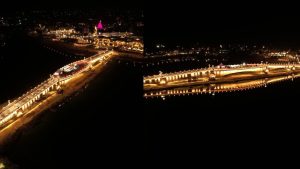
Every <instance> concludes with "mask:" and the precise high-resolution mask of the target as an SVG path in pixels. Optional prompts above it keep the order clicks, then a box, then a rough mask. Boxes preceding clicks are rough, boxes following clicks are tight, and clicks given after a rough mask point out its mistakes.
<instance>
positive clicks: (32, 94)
mask: <svg viewBox="0 0 300 169" xmlns="http://www.w3.org/2000/svg"><path fill="white" fill-rule="evenodd" d="M112 54H113V51H105V52H103V53H98V54H96V55H94V56H91V57H89V58H86V59H83V60H79V61H76V62H73V63H70V64H68V65H66V66H69V65H74V64H76V63H79V62H87V63H88V65H87V66H86V67H85V68H83V69H81V70H80V71H78V72H76V73H75V74H72V75H68V76H66V77H59V76H51V77H50V78H49V79H47V80H45V81H44V82H42V83H41V84H39V85H38V86H36V87H35V88H33V89H31V90H30V91H28V92H27V93H25V94H23V95H22V96H21V97H19V98H17V99H16V100H14V101H13V102H11V103H8V105H7V106H5V107H3V108H2V109H1V110H0V127H1V126H2V125H4V124H5V123H6V122H8V121H9V120H11V119H13V118H14V117H18V116H20V115H22V114H24V113H25V112H24V111H26V109H27V108H29V107H30V106H31V105H32V104H33V103H35V102H36V101H37V100H38V99H40V98H41V97H42V96H43V95H46V94H47V93H48V92H49V91H51V90H55V89H58V88H60V85H61V84H64V83H66V82H67V81H68V80H69V79H71V78H72V77H74V76H75V75H78V74H80V73H82V72H84V71H86V70H88V69H89V68H90V67H91V66H92V65H93V64H94V63H95V62H97V61H99V62H101V61H104V60H107V59H109V57H110V56H111V55H112ZM66 66H64V67H66Z"/></svg>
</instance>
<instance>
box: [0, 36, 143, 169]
mask: <svg viewBox="0 0 300 169" xmlns="http://www.w3.org/2000/svg"><path fill="white" fill-rule="evenodd" d="M24 41H27V42H28V39H24ZM16 43H17V44H19V43H18V42H16ZM19 45H20V44H19ZM22 45H24V46H22V47H20V48H22V49H24V50H25V51H26V54H24V55H22V56H21V55H18V56H17V55H12V56H17V57H18V58H20V59H21V61H22V62H21V61H18V60H17V59H15V58H14V59H12V58H11V56H9V57H7V59H6V60H5V61H6V62H5V63H6V64H10V65H13V63H17V65H18V66H19V65H21V63H26V64H25V65H26V66H24V65H21V66H20V67H18V66H17V68H16V70H17V71H16V70H14V71H12V72H10V71H6V75H5V79H6V80H5V81H4V82H2V84H1V85H3V86H4V87H5V88H6V89H3V87H2V86H1V100H4V101H5V100H6V99H7V98H8V97H12V96H14V95H16V96H17V94H19V93H21V92H23V91H24V90H26V88H28V87H29V86H32V85H34V84H35V83H36V82H38V81H39V80H43V78H42V77H43V76H44V75H45V76H47V74H49V73H50V72H53V71H55V70H56V69H57V68H58V67H60V66H61V65H64V64H65V63H68V62H69V61H70V60H72V58H63V56H60V55H56V54H54V53H51V52H49V51H47V50H45V49H43V48H41V47H39V45H38V43H37V44H35V43H34V41H33V43H25V44H22ZM16 46H18V45H16ZM12 52H13V51H12ZM13 53H14V52H13ZM19 53H21V52H16V54H19ZM5 54H7V53H5ZM25 58H26V59H25ZM37 58H39V60H38V61H37V60H36V59H37ZM28 60H29V61H28ZM32 60H34V63H35V64H32V63H33V62H32V63H31V62H30V61H32ZM36 63H40V64H42V65H40V66H37V67H36V68H32V66H34V65H36ZM43 63H44V64H43ZM48 68H49V69H48ZM2 69H3V68H2ZM23 69H24V72H22V70H23ZM25 71H26V72H25ZM19 72H20V73H21V74H22V75H23V76H21V77H22V79H16V78H9V77H11V76H12V75H18V73H19ZM28 74H29V76H28V77H27V76H25V75H28ZM9 75H10V76H9ZM39 78H40V79H39ZM3 79H4V78H3ZM141 82H142V79H141V75H140V71H139V69H138V68H137V67H134V66H133V64H130V63H128V62H124V61H121V62H119V61H117V60H114V61H111V62H109V63H108V64H107V66H106V68H105V69H104V71H103V72H102V73H101V74H100V75H99V76H97V77H96V79H94V80H93V81H92V82H91V83H90V84H89V85H88V86H87V88H85V89H82V90H80V91H78V92H77V93H76V94H75V95H73V96H72V97H70V98H69V99H67V100H65V101H64V102H63V103H61V106H59V105H57V106H56V107H53V108H52V109H50V110H48V111H45V112H44V113H43V114H42V115H41V116H40V117H38V119H36V120H34V122H32V123H31V124H30V125H28V126H26V127H25V128H24V129H22V130H21V132H19V133H18V134H17V137H16V138H15V139H14V141H12V142H11V143H10V144H8V145H7V146H6V147H4V148H3V150H1V152H2V156H5V157H7V158H8V159H9V160H10V161H12V162H13V163H15V164H17V165H19V166H20V168H22V169H23V168H24V169H35V168H36V169H41V168H43V169H47V168H49V169H53V168H92V166H98V167H102V166H106V165H107V164H111V165H114V164H118V163H114V162H115V161H118V162H120V163H121V162H122V163H124V162H125V163H134V162H135V161H136V160H138V159H140V158H141V157H142V150H143V144H142V143H143V130H142V128H141V127H140V126H142V125H143V122H142V120H141V119H143V116H142V114H141V113H138V111H137V110H140V108H139V106H140V105H141V101H142V100H141V98H142V97H141V96H142V84H141ZM11 91H12V92H11ZM2 93H3V95H2ZM137 119H140V120H137Z"/></svg>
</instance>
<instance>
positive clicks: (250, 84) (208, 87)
mask: <svg viewBox="0 0 300 169" xmlns="http://www.w3.org/2000/svg"><path fill="white" fill-rule="evenodd" d="M299 77H300V73H298V74H291V75H284V76H275V77H270V78H259V79H252V80H242V81H237V82H224V83H210V84H202V85H192V86H181V87H176V88H168V89H158V90H148V91H145V92H144V97H145V98H156V97H161V98H165V97H167V96H185V95H198V94H212V95H214V94H215V93H224V92H234V91H243V90H249V89H254V88H260V87H267V85H268V84H271V83H276V82H281V81H285V80H293V79H294V78H299Z"/></svg>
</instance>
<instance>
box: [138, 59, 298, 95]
mask: <svg viewBox="0 0 300 169" xmlns="http://www.w3.org/2000/svg"><path fill="white" fill-rule="evenodd" d="M298 71H300V64H240V65H222V66H216V67H209V68H203V69H193V70H187V71H180V72H175V73H165V74H163V73H160V74H158V75H153V76H147V77H144V89H145V90H148V89H154V88H166V87H170V86H180V85H182V84H185V83H211V82H215V81H219V80H237V79H245V78H250V77H257V76H273V75H280V74H288V73H293V72H298Z"/></svg>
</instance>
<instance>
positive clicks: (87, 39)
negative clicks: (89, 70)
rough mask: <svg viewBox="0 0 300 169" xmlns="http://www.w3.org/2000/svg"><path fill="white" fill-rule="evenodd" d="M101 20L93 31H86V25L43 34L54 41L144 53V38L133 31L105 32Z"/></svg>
mask: <svg viewBox="0 0 300 169" xmlns="http://www.w3.org/2000/svg"><path fill="white" fill-rule="evenodd" d="M103 27H104V26H103V25H102V23H101V21H100V22H99V23H98V24H97V26H95V27H94V30H93V31H90V32H86V30H87V29H86V27H83V30H82V31H77V30H75V28H72V27H69V28H59V29H51V30H47V29H45V30H44V31H43V35H44V36H45V37H46V38H49V39H51V40H52V41H66V42H71V43H73V44H74V45H75V46H90V47H94V48H96V49H101V48H105V49H116V50H121V51H128V52H138V53H143V51H144V43H143V38H142V37H140V36H136V35H134V34H133V33H131V32H104V31H102V30H103V29H104V28H103Z"/></svg>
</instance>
